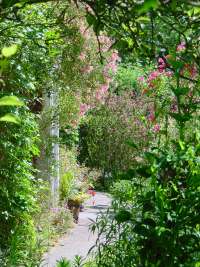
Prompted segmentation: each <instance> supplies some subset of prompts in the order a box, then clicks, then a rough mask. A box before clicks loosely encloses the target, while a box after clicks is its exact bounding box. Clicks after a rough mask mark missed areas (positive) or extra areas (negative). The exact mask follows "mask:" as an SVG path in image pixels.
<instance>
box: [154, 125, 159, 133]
mask: <svg viewBox="0 0 200 267" xmlns="http://www.w3.org/2000/svg"><path fill="white" fill-rule="evenodd" d="M153 131H154V133H158V132H159V131H160V125H159V124H155V125H154V127H153Z"/></svg>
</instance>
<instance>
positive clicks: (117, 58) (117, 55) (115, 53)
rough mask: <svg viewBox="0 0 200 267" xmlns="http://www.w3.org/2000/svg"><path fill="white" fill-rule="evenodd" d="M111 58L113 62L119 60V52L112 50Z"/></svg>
mask: <svg viewBox="0 0 200 267" xmlns="http://www.w3.org/2000/svg"><path fill="white" fill-rule="evenodd" d="M111 60H112V61H113V62H116V61H120V57H119V54H118V51H117V50H115V51H113V53H112V55H111Z"/></svg>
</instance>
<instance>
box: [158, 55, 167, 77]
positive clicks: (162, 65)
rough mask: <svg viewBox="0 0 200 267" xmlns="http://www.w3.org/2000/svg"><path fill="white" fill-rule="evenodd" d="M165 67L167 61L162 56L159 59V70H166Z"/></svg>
mask: <svg viewBox="0 0 200 267" xmlns="http://www.w3.org/2000/svg"><path fill="white" fill-rule="evenodd" d="M165 68H166V63H165V61H164V59H163V58H161V57H160V58H159V59H158V70H159V72H160V73H162V72H163V71H164V70H165Z"/></svg>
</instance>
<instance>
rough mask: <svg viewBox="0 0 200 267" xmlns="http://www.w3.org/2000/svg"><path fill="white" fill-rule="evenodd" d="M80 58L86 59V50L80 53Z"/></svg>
mask: <svg viewBox="0 0 200 267" xmlns="http://www.w3.org/2000/svg"><path fill="white" fill-rule="evenodd" d="M79 59H80V60H82V61H83V60H85V59H86V54H85V53H84V52H81V53H80V55H79Z"/></svg>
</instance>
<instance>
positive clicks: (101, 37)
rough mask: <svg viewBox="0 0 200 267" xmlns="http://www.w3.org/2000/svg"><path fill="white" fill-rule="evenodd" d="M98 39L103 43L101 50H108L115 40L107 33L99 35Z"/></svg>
mask: <svg viewBox="0 0 200 267" xmlns="http://www.w3.org/2000/svg"><path fill="white" fill-rule="evenodd" d="M98 40H99V42H100V45H101V48H100V49H101V52H107V51H108V50H109V49H110V47H111V46H112V44H113V41H112V40H111V38H109V37H108V36H106V35H99V36H98Z"/></svg>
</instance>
